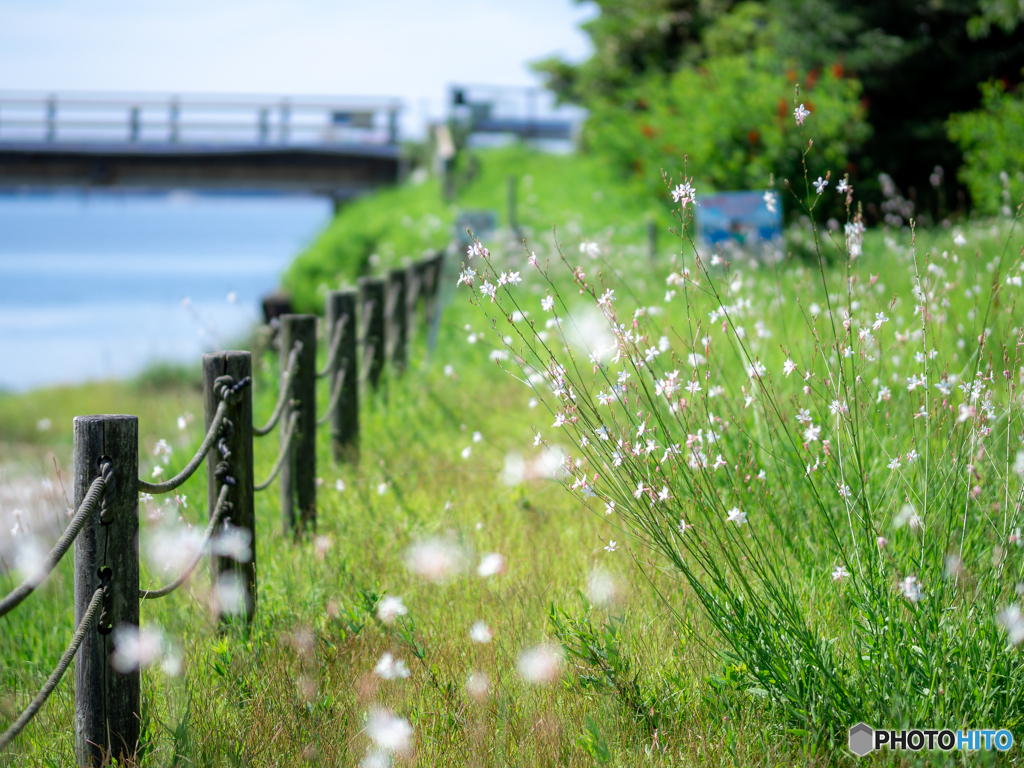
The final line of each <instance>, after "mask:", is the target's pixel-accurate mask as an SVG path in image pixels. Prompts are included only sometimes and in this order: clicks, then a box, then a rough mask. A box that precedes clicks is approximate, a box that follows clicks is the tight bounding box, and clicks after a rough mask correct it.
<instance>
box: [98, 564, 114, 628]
mask: <svg viewBox="0 0 1024 768" xmlns="http://www.w3.org/2000/svg"><path fill="white" fill-rule="evenodd" d="M99 577H100V589H101V590H103V600H102V602H101V603H100V617H99V619H97V620H96V631H97V632H99V633H100V634H101V635H109V634H110V633H111V632H112V631H113V630H114V593H113V592H112V591H111V589H110V580H111V579H112V578H113V577H114V572H113V570H111V568H110V566H109V565H105V566H103V567H102V568H100V572H99Z"/></svg>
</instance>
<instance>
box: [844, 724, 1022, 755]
mask: <svg viewBox="0 0 1024 768" xmlns="http://www.w3.org/2000/svg"><path fill="white" fill-rule="evenodd" d="M849 745H850V751H851V752H853V754H855V755H857V757H864V756H865V755H868V754H870V753H871V752H874V751H876V750H879V749H881V748H882V747H886V748H888V749H893V750H910V751H911V752H919V751H921V750H922V749H927V750H931V751H934V750H940V751H942V752H952V751H953V750H954V749H956V750H972V751H973V750H991V749H996V750H998V751H1000V752H1006V751H1007V750H1008V749H1010V747H1012V746H1013V734H1012V733H1010V732H1009V731H1008V730H1006V729H1005V728H1001V729H999V730H996V729H975V730H970V731H951V730H950V729H948V728H942V729H939V728H913V729H911V730H901V731H895V730H875V729H874V728H872V727H871V726H870V725H868V724H867V723H857V724H856V725H853V726H851V727H850V736H849Z"/></svg>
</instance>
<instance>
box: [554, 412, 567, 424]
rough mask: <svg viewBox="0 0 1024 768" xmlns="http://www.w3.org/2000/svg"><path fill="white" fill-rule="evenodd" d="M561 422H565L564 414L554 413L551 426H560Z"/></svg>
mask: <svg viewBox="0 0 1024 768" xmlns="http://www.w3.org/2000/svg"><path fill="white" fill-rule="evenodd" d="M563 424H565V414H564V413H556V414H555V423H554V424H552V425H551V426H552V427H560V426H562V425H563Z"/></svg>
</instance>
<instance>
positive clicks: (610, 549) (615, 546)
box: [604, 539, 619, 552]
mask: <svg viewBox="0 0 1024 768" xmlns="http://www.w3.org/2000/svg"><path fill="white" fill-rule="evenodd" d="M618 548H619V545H618V543H617V542H616V541H615V540H614V539H612V540H611V541H609V542H608V543H607V544H606V545H605V547H604V551H605V552H614V551H615V550H617V549H618Z"/></svg>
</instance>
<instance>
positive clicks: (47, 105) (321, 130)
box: [0, 92, 401, 145]
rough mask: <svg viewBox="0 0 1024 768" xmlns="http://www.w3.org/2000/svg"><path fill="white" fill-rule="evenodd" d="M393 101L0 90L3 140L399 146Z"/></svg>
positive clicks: (396, 109)
mask: <svg viewBox="0 0 1024 768" xmlns="http://www.w3.org/2000/svg"><path fill="white" fill-rule="evenodd" d="M400 109H401V104H400V103H399V102H398V101H396V100H391V99H372V100H371V99H366V100H355V99H351V98H349V99H346V98H340V97H301V96H286V97H273V96H264V97H255V96H248V97H231V96H202V95H191V96H189V95H184V96H160V95H152V94H150V95H146V94H139V95H125V94H100V93H97V94H88V93H81V94H72V93H69V94H33V93H17V92H0V141H41V142H48V143H53V142H90V143H92V142H98V141H105V142H126V143H129V144H135V143H147V144H153V143H163V144H172V145H174V144H210V143H214V144H217V143H234V144H238V143H246V144H250V143H255V144H268V145H294V144H299V145H302V144H316V145H321V144H348V143H361V144H367V143H369V144H395V143H397V141H398V112H399V111H400Z"/></svg>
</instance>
